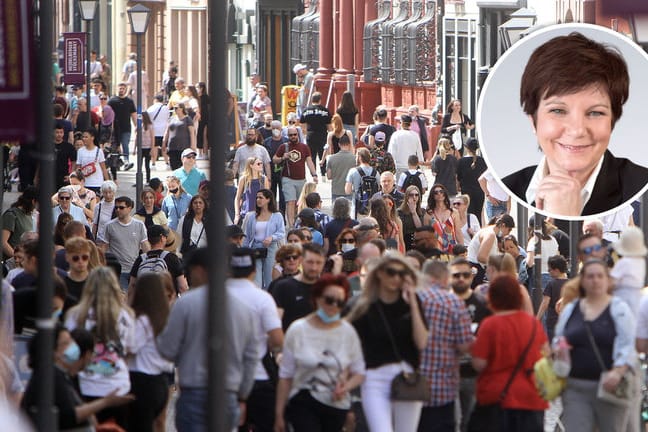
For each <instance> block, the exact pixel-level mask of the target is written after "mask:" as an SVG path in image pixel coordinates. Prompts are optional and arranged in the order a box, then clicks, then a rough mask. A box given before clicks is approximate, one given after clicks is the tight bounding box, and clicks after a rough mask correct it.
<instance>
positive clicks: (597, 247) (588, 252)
mask: <svg viewBox="0 0 648 432" xmlns="http://www.w3.org/2000/svg"><path fill="white" fill-rule="evenodd" d="M601 249H603V246H602V245H600V244H596V245H593V246H587V247H584V248H583V249H582V250H581V253H582V254H583V255H591V254H592V252H598V251H600V250H601Z"/></svg>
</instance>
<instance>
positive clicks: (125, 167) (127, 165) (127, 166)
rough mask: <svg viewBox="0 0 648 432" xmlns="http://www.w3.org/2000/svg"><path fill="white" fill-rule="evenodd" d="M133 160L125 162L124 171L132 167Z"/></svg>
mask: <svg viewBox="0 0 648 432" xmlns="http://www.w3.org/2000/svg"><path fill="white" fill-rule="evenodd" d="M133 165H134V164H133V162H126V165H124V171H128V170H129V169H131V168H133Z"/></svg>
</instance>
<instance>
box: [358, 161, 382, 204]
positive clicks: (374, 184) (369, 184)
mask: <svg viewBox="0 0 648 432" xmlns="http://www.w3.org/2000/svg"><path fill="white" fill-rule="evenodd" d="M356 170H358V174H360V190H358V194H357V195H358V196H357V205H356V208H357V211H358V213H360V214H368V213H369V200H370V199H371V197H372V196H374V194H375V193H377V192H378V189H379V188H378V180H376V168H371V173H370V174H369V175H367V174H366V173H365V172H364V171H363V170H362V168H360V167H356Z"/></svg>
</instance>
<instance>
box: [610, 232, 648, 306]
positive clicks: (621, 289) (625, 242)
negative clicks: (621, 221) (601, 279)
mask: <svg viewBox="0 0 648 432" xmlns="http://www.w3.org/2000/svg"><path fill="white" fill-rule="evenodd" d="M612 247H613V248H614V250H615V251H616V252H617V253H618V254H619V255H620V256H621V258H620V259H619V260H618V261H617V262H616V264H615V265H614V268H613V269H612V271H611V272H610V276H612V277H613V278H614V282H615V283H614V286H615V288H614V295H615V296H617V297H619V298H621V299H622V300H624V301H625V302H626V303H628V306H630V309H631V310H632V312H633V313H634V315H635V317H636V316H637V309H638V308H639V302H640V300H641V289H642V288H643V286H644V280H645V279H646V259H645V256H646V253H647V252H648V250H647V249H646V245H645V244H644V236H643V232H642V231H641V229H640V228H638V227H636V226H629V227H627V228H625V229H624V230H623V231H622V232H621V236H620V237H619V241H617V242H615V243H613V244H612Z"/></svg>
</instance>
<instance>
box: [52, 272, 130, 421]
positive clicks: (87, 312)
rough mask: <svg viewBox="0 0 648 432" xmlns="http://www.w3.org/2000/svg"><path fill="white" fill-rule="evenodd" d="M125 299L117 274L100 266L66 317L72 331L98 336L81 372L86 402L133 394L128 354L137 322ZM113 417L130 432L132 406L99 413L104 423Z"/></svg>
mask: <svg viewBox="0 0 648 432" xmlns="http://www.w3.org/2000/svg"><path fill="white" fill-rule="evenodd" d="M123 298H124V296H123V293H122V291H121V288H120V287H119V281H118V279H117V276H115V273H114V272H113V271H112V270H111V269H110V268H108V267H97V268H95V269H94V270H92V271H91V272H90V275H89V276H88V279H87V281H86V284H85V287H84V288H83V292H82V294H81V300H80V301H79V304H78V305H76V306H74V307H73V308H71V309H70V310H69V311H68V313H67V315H66V317H65V327H66V328H67V329H68V330H70V331H72V330H74V329H75V328H77V327H78V328H84V329H86V330H88V331H90V332H91V333H92V334H93V335H94V336H95V341H96V342H95V348H94V354H93V358H92V360H91V361H90V364H89V365H88V366H87V367H86V369H85V370H84V371H82V372H80V373H79V387H80V389H81V394H82V395H83V396H84V397H85V398H86V399H98V398H101V397H104V396H107V395H109V394H112V393H116V394H117V395H119V396H123V395H125V394H127V393H128V392H129V391H130V388H131V382H130V377H129V375H128V367H127V366H126V355H127V354H128V353H130V352H132V349H133V346H134V344H135V319H134V314H133V311H132V310H131V308H129V307H128V306H126V305H125V304H124V301H123ZM111 417H113V418H115V420H116V421H117V423H118V424H119V425H120V426H121V427H123V428H124V429H127V430H128V421H127V420H128V407H115V408H110V409H106V410H103V411H101V412H99V413H97V419H98V420H99V421H100V422H101V421H104V420H106V419H109V418H111Z"/></svg>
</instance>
